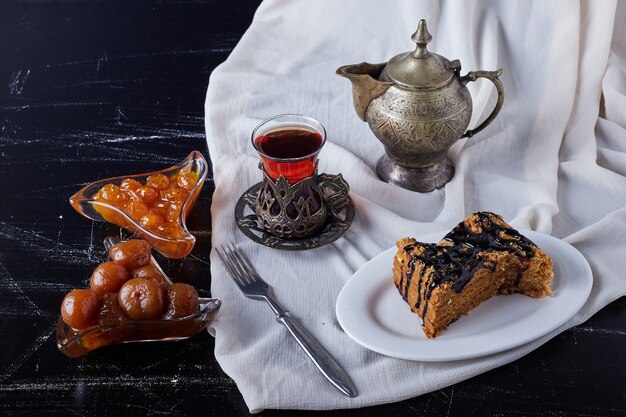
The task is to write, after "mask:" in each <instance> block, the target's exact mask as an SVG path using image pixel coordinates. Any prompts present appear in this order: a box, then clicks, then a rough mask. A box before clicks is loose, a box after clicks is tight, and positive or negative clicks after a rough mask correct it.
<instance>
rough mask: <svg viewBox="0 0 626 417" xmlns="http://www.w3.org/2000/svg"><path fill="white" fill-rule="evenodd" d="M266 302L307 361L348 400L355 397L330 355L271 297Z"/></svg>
mask: <svg viewBox="0 0 626 417" xmlns="http://www.w3.org/2000/svg"><path fill="white" fill-rule="evenodd" d="M266 300H267V302H268V303H269V305H270V307H271V308H272V310H274V313H276V321H277V322H279V323H281V324H283V325H284V326H285V327H286V328H287V330H289V334H291V336H293V338H294V339H296V342H298V345H299V346H300V347H301V348H302V350H304V352H305V353H306V354H307V356H308V357H309V359H311V361H313V363H314V364H315V366H316V367H317V369H319V371H320V372H321V373H322V375H324V377H325V378H326V379H327V380H328V381H329V382H330V383H331V384H333V385H334V386H335V388H337V389H338V390H339V391H341V392H342V393H343V394H344V395H346V396H348V397H350V398H354V397H356V396H357V391H356V388H355V386H354V383H353V382H352V380H351V379H350V377H349V376H348V374H347V373H346V371H344V370H343V368H342V367H341V365H339V364H338V363H337V361H336V360H335V359H334V358H333V357H332V356H330V353H328V351H327V350H326V349H324V347H323V346H322V345H320V343H319V342H318V341H317V340H315V338H314V337H313V336H312V335H311V334H310V333H309V332H308V331H307V330H306V329H305V328H304V327H302V325H301V324H300V323H299V322H298V320H296V319H295V318H294V317H292V316H291V314H290V313H289V311H287V310H285V309H284V308H282V307H281V306H280V305H279V304H278V303H277V302H276V301H275V300H274V299H272V298H271V297H267V298H266Z"/></svg>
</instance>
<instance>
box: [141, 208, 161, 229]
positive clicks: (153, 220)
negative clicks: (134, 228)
mask: <svg viewBox="0 0 626 417" xmlns="http://www.w3.org/2000/svg"><path fill="white" fill-rule="evenodd" d="M139 223H141V224H142V225H143V226H144V227H145V228H146V229H150V230H154V229H156V228H157V227H158V226H160V225H161V224H162V223H163V217H161V216H160V215H159V214H157V213H155V212H154V211H149V212H148V213H146V215H145V216H143V217H142V218H141V219H139Z"/></svg>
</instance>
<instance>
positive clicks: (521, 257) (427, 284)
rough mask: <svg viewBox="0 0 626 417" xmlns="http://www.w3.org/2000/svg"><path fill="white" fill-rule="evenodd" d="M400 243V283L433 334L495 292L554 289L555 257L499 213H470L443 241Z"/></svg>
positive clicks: (534, 293)
mask: <svg viewBox="0 0 626 417" xmlns="http://www.w3.org/2000/svg"><path fill="white" fill-rule="evenodd" d="M396 245H397V247H398V252H397V254H396V256H395V259H394V263H393V275H394V283H395V285H396V288H398V291H399V292H400V295H401V296H402V298H404V300H405V301H406V302H407V303H408V304H409V307H410V308H411V310H412V311H413V312H414V313H416V314H417V315H418V316H420V317H421V318H422V323H423V324H422V328H423V330H424V333H425V334H426V336H428V337H429V338H433V337H436V336H437V335H438V334H439V333H440V332H441V331H442V330H444V329H446V328H447V327H448V325H449V324H450V323H452V322H453V321H455V320H457V319H458V318H459V317H461V316H462V315H464V314H467V313H468V312H469V311H470V310H471V309H473V308H474V307H476V306H478V305H479V304H480V303H481V302H483V301H485V300H487V299H488V298H490V297H492V296H493V295H494V294H497V293H502V294H510V293H516V292H519V293H522V294H526V295H529V296H531V297H542V296H546V295H551V294H552V291H551V289H550V281H551V280H552V278H553V273H552V260H551V259H550V258H549V257H548V255H546V253H545V252H543V251H542V250H541V249H539V248H538V247H537V246H536V245H535V244H534V243H533V242H531V241H530V240H529V239H527V238H526V237H524V236H522V235H521V234H520V233H519V232H518V231H517V230H515V229H513V228H512V227H511V226H509V225H508V224H507V223H506V222H505V221H504V220H503V219H502V217H500V216H499V215H497V214H494V213H490V212H477V213H473V214H470V215H469V216H468V217H467V218H465V219H464V220H463V221H462V222H461V223H459V225H458V226H456V227H455V228H454V229H453V230H452V231H451V232H450V233H448V234H447V235H446V236H445V237H444V238H443V239H442V240H441V241H440V242H439V243H438V244H428V243H421V242H417V241H416V240H415V239H411V238H403V239H400V240H399V241H398V242H397V244H396Z"/></svg>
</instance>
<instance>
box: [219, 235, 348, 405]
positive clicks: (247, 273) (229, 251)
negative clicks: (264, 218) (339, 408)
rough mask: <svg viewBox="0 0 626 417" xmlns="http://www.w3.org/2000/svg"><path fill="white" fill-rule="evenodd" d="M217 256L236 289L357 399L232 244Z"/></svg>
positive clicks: (338, 369) (332, 361)
mask: <svg viewBox="0 0 626 417" xmlns="http://www.w3.org/2000/svg"><path fill="white" fill-rule="evenodd" d="M215 250H216V251H217V254H218V256H219V257H220V259H221V260H222V262H224V265H225V266H226V269H227V270H228V272H229V274H230V276H231V277H232V278H233V280H234V281H235V283H237V286H239V289H240V290H241V291H242V292H243V293H244V294H245V295H246V297H249V298H252V299H255V300H265V301H267V303H268V304H269V305H270V307H271V308H272V310H273V311H274V313H275V314H276V321H278V322H279V323H281V324H283V325H284V326H285V327H286V328H287V330H289V333H290V334H291V335H292V336H293V338H294V339H296V342H298V345H300V347H301V348H302V350H304V352H305V353H306V354H307V356H308V357H309V359H311V360H312V361H313V363H314V364H315V366H316V367H317V369H319V371H320V372H321V373H322V375H324V377H326V379H327V380H328V381H329V382H330V383H331V384H333V385H334V386H335V387H336V388H337V389H338V390H339V391H341V392H342V393H343V394H344V395H347V396H348V397H350V398H353V397H356V396H357V392H356V388H355V387H354V384H353V383H352V381H351V380H350V377H349V376H348V374H347V373H346V371H344V370H343V368H342V367H341V366H340V365H339V364H338V363H337V361H335V359H333V357H332V356H330V353H328V352H327V351H326V349H324V347H322V345H320V344H319V342H318V341H317V340H315V338H314V337H313V336H312V335H311V334H310V333H309V332H308V331H306V330H305V329H304V328H303V327H302V326H301V325H300V323H298V321H297V320H296V319H295V318H293V317H292V316H291V315H290V313H289V311H287V310H285V309H284V308H282V307H281V306H280V304H278V303H277V302H276V300H274V299H273V298H272V297H271V296H270V294H269V286H268V285H267V283H266V282H265V281H263V279H261V277H260V276H259V274H258V273H257V272H256V271H255V269H254V267H253V266H252V264H250V261H248V259H246V257H245V255H244V254H243V253H242V252H241V251H240V250H239V249H237V248H236V247H235V246H234V245H233V244H226V245H222V247H221V248H219V249H218V248H216V249H215Z"/></svg>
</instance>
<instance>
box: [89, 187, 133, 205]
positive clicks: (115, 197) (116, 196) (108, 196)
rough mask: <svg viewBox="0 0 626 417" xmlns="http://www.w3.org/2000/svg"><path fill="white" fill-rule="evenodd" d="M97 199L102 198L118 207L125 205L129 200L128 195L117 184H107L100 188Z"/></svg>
mask: <svg viewBox="0 0 626 417" xmlns="http://www.w3.org/2000/svg"><path fill="white" fill-rule="evenodd" d="M97 197H100V198H101V199H103V200H105V201H107V202H109V203H110V204H113V205H116V206H117V205H120V204H123V203H124V202H126V201H127V200H128V196H127V195H126V193H124V191H122V190H120V187H118V186H117V185H115V184H107V185H105V186H104V187H102V188H100V190H98V194H97Z"/></svg>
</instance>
